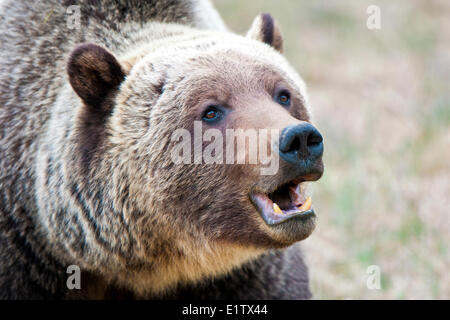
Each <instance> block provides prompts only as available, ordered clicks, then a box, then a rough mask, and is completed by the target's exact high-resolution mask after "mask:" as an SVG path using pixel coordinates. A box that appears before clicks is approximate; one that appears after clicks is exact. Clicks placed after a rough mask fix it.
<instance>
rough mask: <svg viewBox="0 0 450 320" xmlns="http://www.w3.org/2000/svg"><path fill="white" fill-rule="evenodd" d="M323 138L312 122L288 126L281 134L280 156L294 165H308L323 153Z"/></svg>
mask: <svg viewBox="0 0 450 320" xmlns="http://www.w3.org/2000/svg"><path fill="white" fill-rule="evenodd" d="M322 141H323V138H322V135H321V134H320V132H319V131H318V130H317V129H316V128H315V127H314V126H313V125H312V124H310V123H308V122H302V123H301V124H297V125H291V126H287V127H286V128H284V129H283V131H281V135H280V156H281V158H282V159H284V160H285V161H287V162H288V163H290V164H293V165H296V166H298V165H301V166H304V165H305V164H306V165H307V166H308V165H309V164H310V163H312V162H313V161H314V160H317V159H319V158H320V157H321V156H322V154H323V143H322Z"/></svg>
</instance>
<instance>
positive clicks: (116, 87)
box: [68, 14, 323, 291]
mask: <svg viewBox="0 0 450 320" xmlns="http://www.w3.org/2000/svg"><path fill="white" fill-rule="evenodd" d="M173 28H175V29H176V32H173V34H172V35H171V36H170V37H168V38H163V39H161V40H157V41H154V42H153V43H151V44H149V45H148V46H142V47H140V48H138V49H136V50H134V51H133V52H125V53H122V54H121V55H117V57H116V56H115V54H113V53H111V52H110V51H109V50H107V49H105V48H103V47H101V46H98V45H96V44H82V45H80V46H78V47H76V48H75V49H74V51H73V52H72V53H71V56H70V59H69V62H68V75H69V80H70V83H71V85H72V88H73V90H74V91H75V92H76V94H77V95H78V96H79V98H80V105H79V110H78V113H77V116H76V119H75V120H74V124H75V125H74V126H75V128H74V131H75V133H74V134H72V135H71V139H72V141H73V143H74V144H75V145H76V146H77V147H76V149H74V150H73V152H72V153H71V156H70V159H69V160H68V161H69V162H70V166H71V167H72V168H73V171H74V175H73V176H76V177H78V178H77V179H78V180H77V181H76V183H75V185H72V186H71V187H70V188H71V192H72V193H71V194H72V196H73V197H75V198H82V199H83V201H84V202H88V203H89V204H90V205H89V206H86V207H85V208H82V209H81V211H88V212H87V213H86V212H84V213H83V214H84V215H85V216H86V215H87V216H88V218H86V217H84V219H86V220H87V221H89V220H94V221H95V227H94V229H87V231H85V233H86V236H85V242H86V243H85V246H87V247H89V248H90V249H89V250H88V251H89V252H90V253H89V254H85V255H83V256H80V255H77V254H74V255H73V256H76V257H77V259H83V261H86V260H87V259H91V261H90V262H89V263H85V267H86V268H91V269H94V268H98V269H102V270H103V273H104V274H108V273H109V275H110V278H111V279H115V280H117V281H119V282H121V283H125V284H127V285H131V286H133V287H134V288H136V290H141V291H152V290H156V291H157V290H162V289H165V288H167V287H168V286H170V285H173V284H175V283H179V282H183V281H193V280H196V279H201V278H203V277H207V276H213V275H216V274H223V273H225V272H227V271H230V270H231V269H232V268H233V267H236V266H238V265H240V264H242V263H243V262H245V261H248V260H249V259H252V258H254V257H256V256H258V255H259V254H261V253H262V252H264V251H266V250H270V249H273V248H282V247H286V246H289V245H291V244H293V243H294V242H296V241H300V240H303V239H305V238H306V237H308V236H309V235H310V234H311V232H312V231H313V229H314V226H315V213H314V210H313V209H312V206H311V199H310V198H309V197H307V194H306V189H307V188H306V186H307V184H308V183H309V182H310V181H315V180H317V179H319V178H320V177H321V175H322V173H323V164H322V152H323V144H322V137H321V135H320V133H319V132H318V130H317V129H316V128H315V127H314V126H313V125H312V124H311V115H310V110H309V104H308V98H307V95H306V89H305V85H304V83H303V81H302V80H301V78H300V77H299V76H298V75H297V73H296V72H295V71H294V70H293V69H292V68H291V67H290V65H289V64H288V62H287V61H286V59H285V58H284V57H283V55H282V53H281V52H282V47H283V41H282V37H281V33H280V31H279V29H278V26H277V24H276V23H275V21H274V20H273V19H272V17H271V16H270V15H268V14H263V15H260V16H258V17H257V18H256V19H255V21H254V23H253V25H252V27H251V29H250V31H249V32H248V34H247V36H246V37H241V36H238V35H234V34H231V33H220V32H213V31H198V30H195V31H194V30H192V29H188V28H185V27H180V26H178V27H173ZM70 166H69V167H70ZM75 173H76V174H75ZM87 223H88V222H87ZM90 233H91V234H92V236H89V234H90ZM72 251H74V250H72ZM94 253H96V254H94ZM94 256H95V259H97V260H95V262H93V261H94V260H93V259H94V258H93V257H94ZM81 264H82V263H81ZM106 264H109V265H107V266H105V265H106ZM112 270H115V271H112ZM118 274H121V275H118ZM130 274H133V276H130ZM136 274H139V276H136ZM105 276H106V275H105ZM136 277H138V278H136ZM130 279H133V280H130ZM130 283H132V284H130Z"/></svg>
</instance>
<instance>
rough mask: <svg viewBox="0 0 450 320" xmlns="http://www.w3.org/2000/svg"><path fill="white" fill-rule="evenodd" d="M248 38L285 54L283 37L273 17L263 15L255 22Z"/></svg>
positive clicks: (248, 33) (266, 14)
mask: <svg viewBox="0 0 450 320" xmlns="http://www.w3.org/2000/svg"><path fill="white" fill-rule="evenodd" d="M247 37H249V38H251V39H256V40H259V41H262V42H264V43H267V44H268V45H270V46H272V47H274V48H275V49H276V50H278V51H279V52H283V36H282V35H281V31H280V28H279V27H278V24H277V23H276V21H275V20H274V19H273V18H272V16H271V15H270V14H268V13H262V14H260V15H259V16H257V17H256V18H255V20H253V24H252V26H251V27H250V30H249V31H248V32H247Z"/></svg>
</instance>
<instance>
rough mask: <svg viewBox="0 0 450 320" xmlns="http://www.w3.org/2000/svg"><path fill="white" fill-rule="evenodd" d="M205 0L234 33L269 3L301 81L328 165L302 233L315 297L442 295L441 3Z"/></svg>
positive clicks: (449, 149)
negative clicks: (375, 286)
mask: <svg viewBox="0 0 450 320" xmlns="http://www.w3.org/2000/svg"><path fill="white" fill-rule="evenodd" d="M213 2H214V3H215V5H216V7H217V9H218V10H219V11H220V13H221V14H222V16H223V18H224V20H225V21H226V23H227V24H228V26H229V27H230V29H232V30H233V31H235V32H238V33H241V34H245V32H246V31H247V29H248V28H249V26H250V25H251V22H252V20H253V18H254V17H255V16H256V15H257V14H258V13H260V12H268V13H271V14H272V15H273V16H274V17H275V18H276V19H277V21H278V23H279V25H280V26H281V29H282V32H283V34H284V39H285V54H286V56H287V58H288V59H289V61H290V62H291V63H292V64H293V65H294V67H296V69H297V70H298V71H299V73H300V74H301V75H302V77H303V78H304V79H305V81H306V83H307V85H308V88H309V95H310V98H311V103H312V106H313V114H314V119H315V123H316V125H317V126H318V127H319V128H320V130H321V131H322V134H323V135H324V137H325V166H326V170H325V175H324V177H323V178H322V179H321V180H320V181H319V182H317V183H316V184H315V185H316V186H315V192H314V193H315V197H314V199H315V202H314V203H315V208H316V212H317V213H318V217H319V223H318V228H317V229H316V231H315V233H314V234H313V235H312V236H311V237H310V238H309V239H307V240H305V241H304V248H305V254H306V258H307V261H308V263H309V267H310V273H311V280H312V284H311V286H312V290H313V293H314V297H315V298H316V299H380V298H385V299H416V298H423V299H450V268H449V267H450V253H449V243H450V236H449V234H450V223H449V221H450V219H449V208H450V99H449V98H450V2H449V1H445V0H441V1H409V0H401V1H395V2H393V1H387V0H386V1H385V0H377V1H376V2H373V1H367V0H363V1H349V0H347V1H337V0H333V1H325V0H320V1H292V0H281V1H280V0H278V1H274V0H251V1H238V0H214V1H213ZM372 4H375V5H378V6H379V7H380V9H381V30H369V29H368V28H367V27H366V19H367V17H368V15H367V14H366V9H367V7H368V6H369V5H372ZM370 265H377V266H379V267H380V269H381V289H380V290H369V289H368V288H367V285H366V281H367V278H368V276H369V275H368V274H367V273H366V271H367V267H368V266H370Z"/></svg>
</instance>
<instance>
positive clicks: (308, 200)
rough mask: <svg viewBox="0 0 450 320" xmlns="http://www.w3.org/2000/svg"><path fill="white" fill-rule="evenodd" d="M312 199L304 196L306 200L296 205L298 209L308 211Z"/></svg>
mask: <svg viewBox="0 0 450 320" xmlns="http://www.w3.org/2000/svg"><path fill="white" fill-rule="evenodd" d="M311 204H312V200H311V197H308V198H306V201H305V203H304V204H302V205H301V207H298V209H299V210H300V211H308V210H309V209H311Z"/></svg>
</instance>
